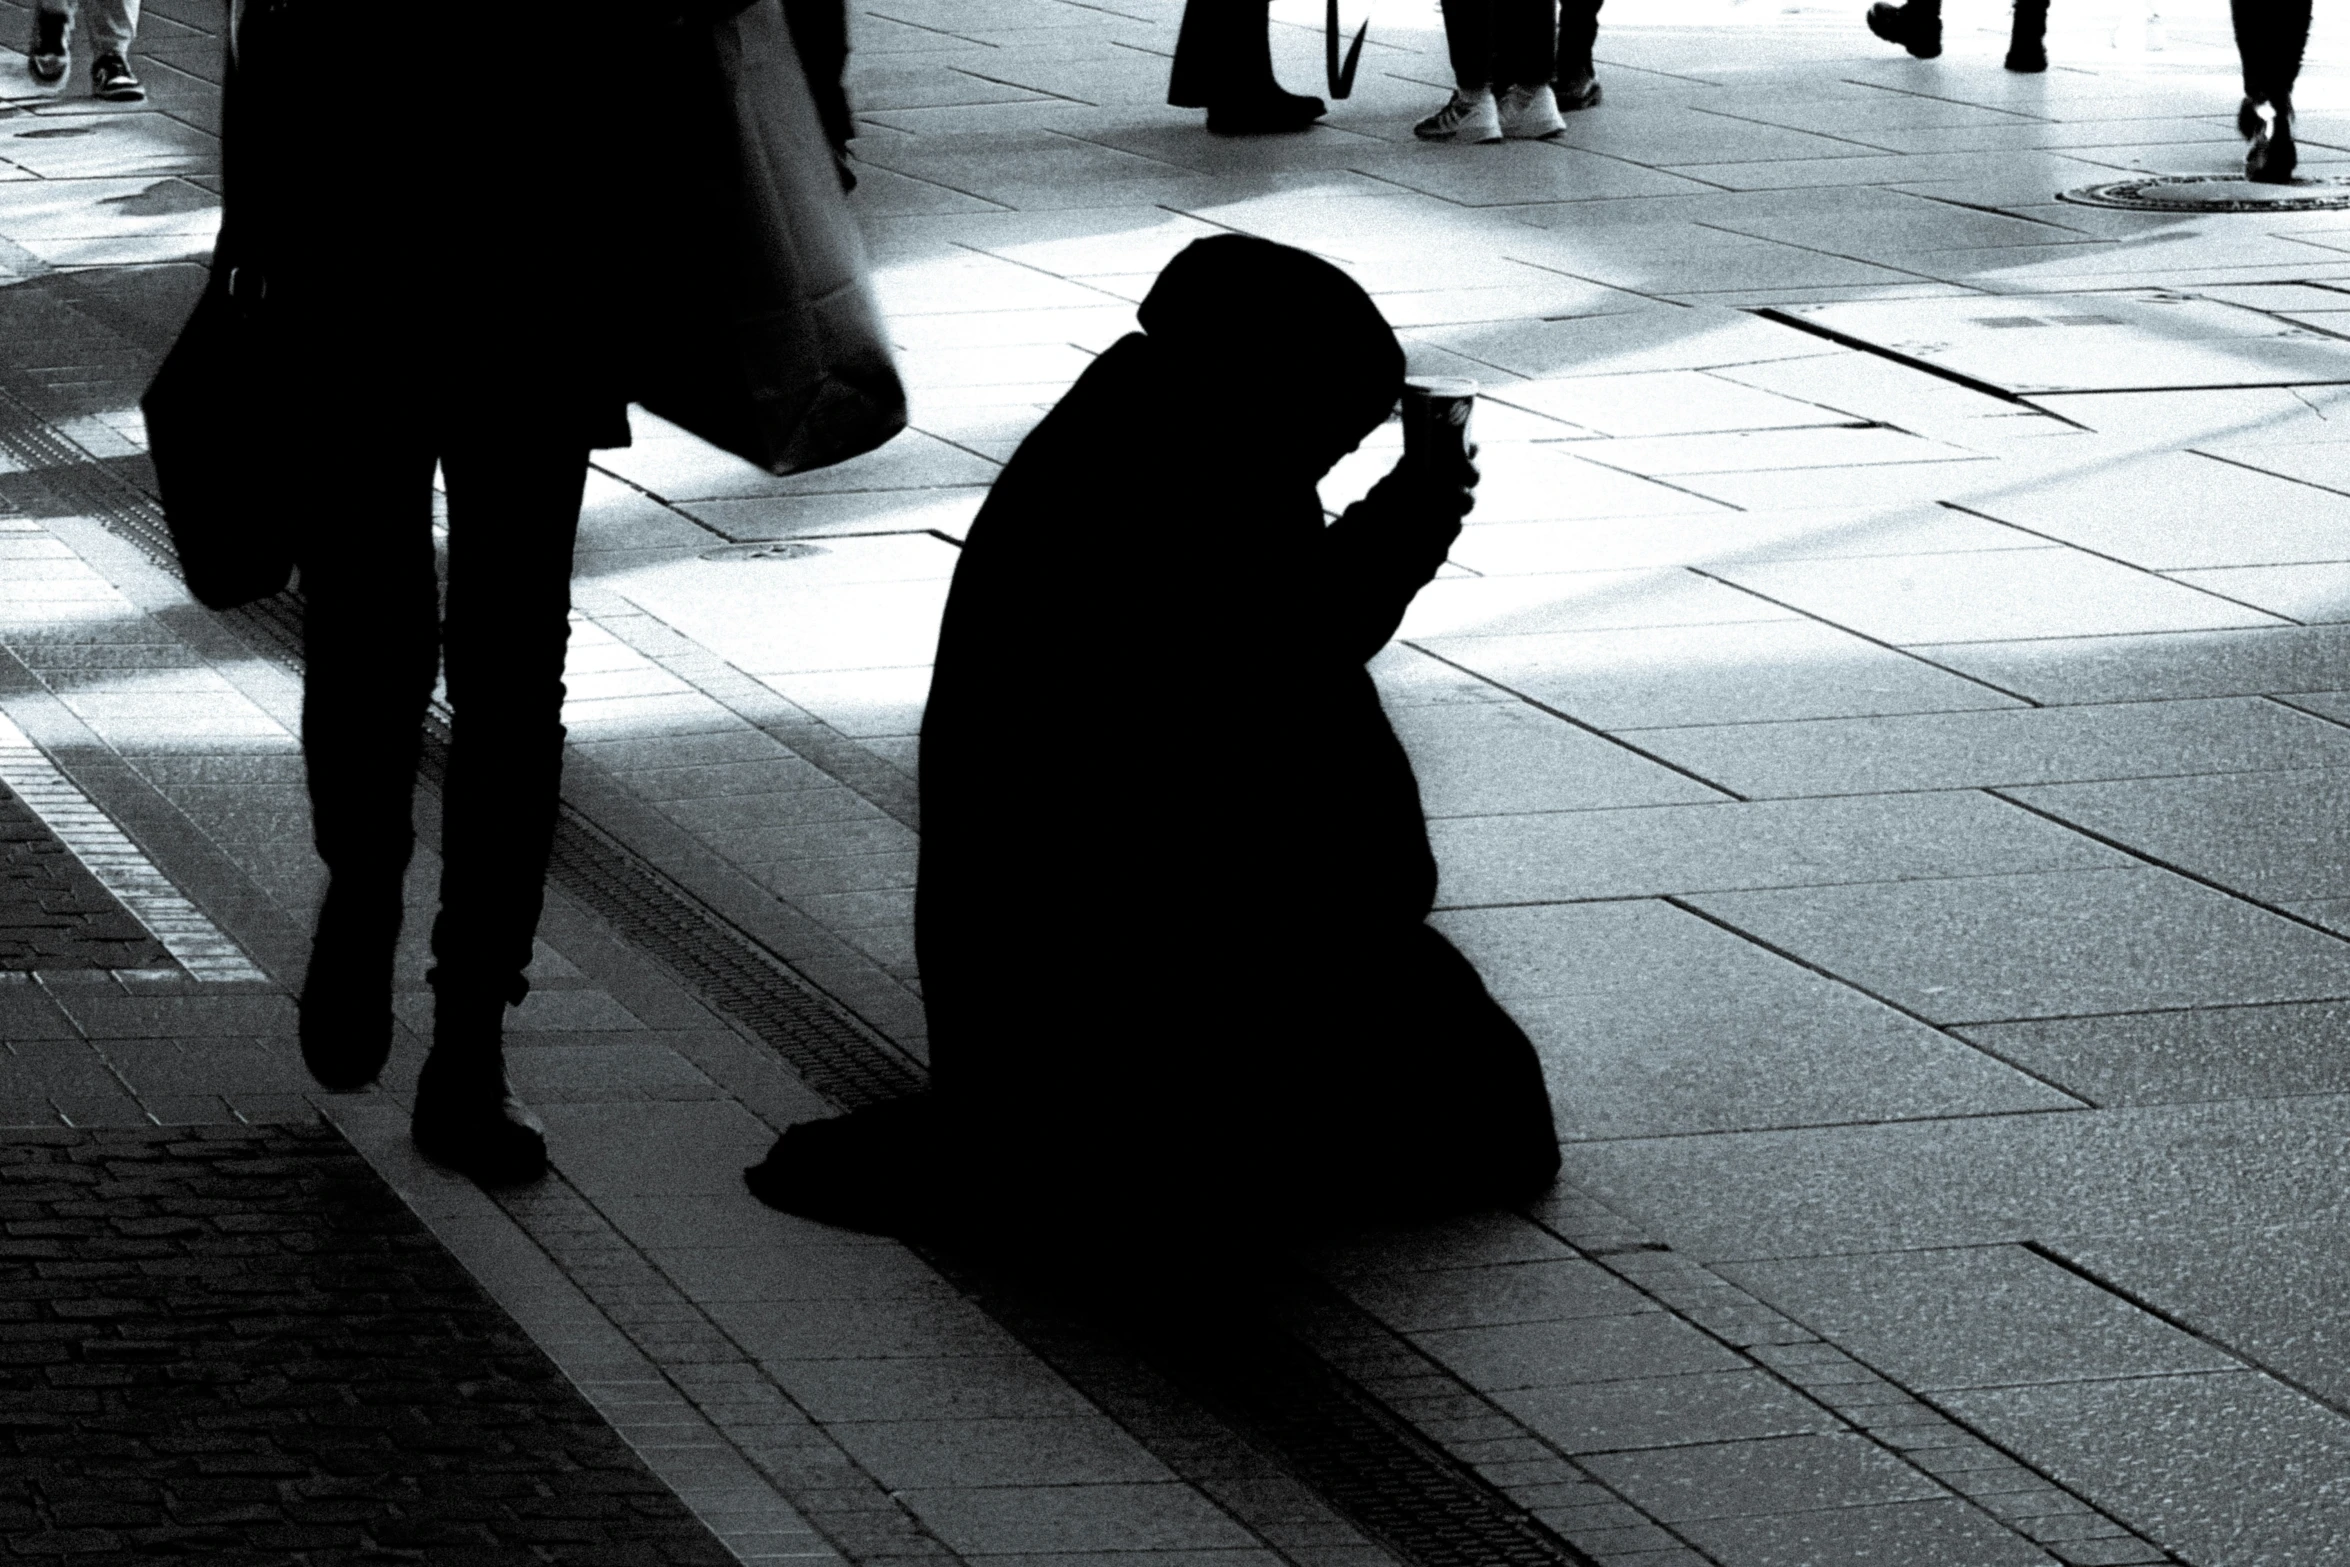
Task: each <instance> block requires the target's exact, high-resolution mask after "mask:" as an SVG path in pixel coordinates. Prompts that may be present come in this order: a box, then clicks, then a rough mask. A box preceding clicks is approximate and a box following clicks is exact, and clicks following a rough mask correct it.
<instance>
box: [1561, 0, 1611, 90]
mask: <svg viewBox="0 0 2350 1567" xmlns="http://www.w3.org/2000/svg"><path fill="white" fill-rule="evenodd" d="M1599 6H1600V0H1559V21H1558V32H1559V52H1558V67H1557V70H1556V71H1555V73H1554V76H1555V79H1556V82H1557V85H1558V105H1559V107H1560V108H1561V109H1566V110H1574V109H1589V108H1592V107H1594V106H1595V105H1596V104H1598V102H1599V97H1600V94H1599V77H1598V75H1597V74H1596V72H1595V70H1594V68H1593V66H1592V63H1591V51H1592V50H1593V49H1594V48H1596V47H1597V46H1598V44H1599Z"/></svg>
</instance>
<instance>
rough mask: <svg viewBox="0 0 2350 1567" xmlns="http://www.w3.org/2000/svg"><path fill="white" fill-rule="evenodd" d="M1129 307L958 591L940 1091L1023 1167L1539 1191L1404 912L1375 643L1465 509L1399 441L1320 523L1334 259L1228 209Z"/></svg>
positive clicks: (925, 883) (1400, 845) (1514, 1107)
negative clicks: (1138, 320) (1137, 315)
mask: <svg viewBox="0 0 2350 1567" xmlns="http://www.w3.org/2000/svg"><path fill="white" fill-rule="evenodd" d="M1141 314H1142V319H1143V322H1144V324H1145V326H1146V328H1148V334H1147V335H1144V334H1135V335H1132V336H1129V337H1126V338H1124V339H1122V340H1120V341H1119V342H1118V343H1117V344H1116V345H1114V346H1113V347H1112V348H1111V349H1110V350H1109V351H1108V352H1106V353H1105V354H1103V355H1102V356H1101V358H1100V359H1099V360H1098V361H1097V362H1096V363H1095V364H1094V365H1093V366H1092V367H1090V368H1089V369H1088V370H1087V372H1086V373H1085V375H1084V376H1083V377H1081V378H1080V379H1079V381H1078V383H1077V385H1076V386H1075V387H1073V388H1072V389H1071V390H1070V392H1069V394H1068V395H1067V396H1066V397H1064V398H1063V399H1062V401H1061V403H1060V404H1059V406H1058V407H1056V408H1055V409H1054V410H1053V412H1052V413H1051V414H1050V415H1049V416H1048V417H1047V418H1046V419H1045V420H1044V422H1043V423H1042V424H1040V425H1039V426H1038V427H1037V429H1036V430H1035V431H1034V432H1033V433H1032V434H1031V435H1030V436H1029V437H1028V439H1027V440H1026V441H1025V442H1023V443H1022V445H1021V447H1020V449H1019V451H1018V452H1017V453H1016V454H1015V455H1014V457H1013V459H1012V461H1011V462H1010V464H1009V465H1007V467H1006V468H1005V470H1004V472H1003V474H1002V476H1001V477H1000V478H999V479H998V480H997V483H996V486H995V489H994V491H993V492H992V493H991V494H990V496H989V498H988V501H987V504H986V505H985V506H984V507H983V508H982V510H981V512H980V515H979V517H978V519H977V521H976V522H975V523H974V524H973V526H972V529H971V533H970V538H969V541H968V543H967V545H966V547H965V549H964V552H963V558H962V560H961V562H960V563H959V564H958V566H957V569H956V572H955V577H954V582H953V584H952V587H951V590H950V592H949V596H948V601H947V607H946V613H945V619H944V622H943V624H942V627H941V633H940V640H939V649H938V659H937V665H936V670H935V673H934V675H933V679H932V686H931V693H930V703H929V707H928V710H927V712H926V714H925V717H924V721H923V729H922V745H921V777H922V800H923V843H922V860H921V868H920V887H919V891H918V900H917V908H916V933H917V945H918V953H919V957H920V961H921V966H922V975H923V986H924V996H925V1000H926V1003H927V1005H928V1008H929V1014H930V1023H931V1047H932V1061H933V1068H934V1072H935V1077H936V1083H937V1086H938V1090H939V1093H940V1095H941V1098H942V1102H943V1103H944V1104H945V1105H946V1106H947V1107H948V1108H949V1109H950V1110H951V1111H953V1112H954V1113H956V1114H959V1115H961V1116H963V1117H965V1119H966V1123H967V1124H970V1125H974V1126H984V1127H985V1128H987V1129H988V1130H987V1132H986V1133H985V1134H983V1135H986V1136H988V1137H989V1140H990V1146H991V1147H993V1148H997V1149H1000V1150H1012V1149H1018V1148H1026V1149H1030V1150H1037V1151H1039V1152H1040V1156H1041V1157H1042V1159H1043V1160H1044V1162H1045V1164H1046V1166H1047V1167H1048V1168H1046V1169H1042V1170H1040V1171H1038V1172H1037V1173H1038V1177H1039V1179H1041V1180H1044V1181H1046V1182H1048V1183H1049V1182H1051V1181H1052V1180H1053V1179H1054V1178H1055V1169H1056V1168H1057V1169H1058V1173H1059V1174H1060V1175H1064V1176H1065V1175H1066V1174H1067V1173H1068V1171H1069V1170H1070V1169H1072V1168H1073V1169H1075V1170H1077V1171H1092V1170H1099V1169H1103V1168H1104V1167H1105V1165H1107V1166H1108V1167H1109V1168H1111V1169H1113V1170H1118V1171H1119V1172H1120V1176H1121V1178H1123V1177H1124V1176H1126V1175H1128V1174H1130V1173H1131V1172H1133V1171H1135V1170H1140V1169H1143V1168H1147V1167H1151V1166H1154V1165H1160V1166H1163V1165H1164V1164H1165V1162H1166V1161H1177V1162H1178V1163H1179V1165H1180V1167H1181V1168H1182V1169H1183V1171H1184V1172H1185V1173H1184V1174H1183V1175H1182V1176H1181V1177H1180V1179H1181V1182H1182V1183H1183V1184H1184V1185H1186V1186H1187V1187H1188V1186H1191V1185H1193V1184H1195V1183H1196V1182H1197V1181H1199V1180H1201V1179H1205V1178H1208V1176H1207V1172H1209V1171H1211V1170H1213V1171H1217V1172H1220V1173H1219V1174H1218V1175H1216V1176H1215V1177H1214V1178H1215V1179H1217V1180H1220V1181H1225V1182H1226V1183H1227V1184H1228V1185H1229V1186H1230V1187H1231V1188H1232V1191H1233V1192H1234V1193H1237V1192H1238V1191H1242V1190H1249V1191H1261V1190H1264V1189H1268V1188H1270V1187H1278V1186H1287V1187H1289V1188H1290V1189H1291V1190H1292V1191H1295V1192H1310V1191H1317V1190H1323V1189H1325V1187H1327V1188H1328V1189H1329V1190H1332V1191H1336V1192H1343V1193H1345V1194H1347V1195H1349V1196H1352V1197H1363V1196H1366V1195H1371V1196H1374V1200H1375V1194H1377V1193H1378V1192H1379V1191H1380V1190H1381V1181H1382V1174H1383V1172H1385V1174H1387V1175H1390V1176H1392V1177H1393V1179H1394V1182H1395V1183H1396V1185H1397V1186H1398V1187H1399V1188H1403V1189H1408V1190H1409V1191H1410V1192H1414V1193H1417V1194H1419V1195H1423V1196H1427V1197H1431V1198H1434V1199H1436V1200H1438V1201H1442V1200H1444V1198H1445V1197H1446V1196H1447V1195H1460V1194H1459V1193H1452V1194H1447V1193H1444V1192H1439V1191H1437V1190H1436V1187H1437V1186H1439V1185H1441V1184H1443V1183H1444V1182H1446V1181H1451V1180H1455V1179H1456V1178H1457V1179H1458V1181H1459V1182H1460V1183H1461V1184H1462V1188H1463V1191H1464V1192H1474V1193H1481V1194H1484V1195H1490V1194H1491V1193H1492V1192H1493V1191H1495V1190H1499V1189H1502V1188H1505V1187H1506V1188H1513V1189H1520V1190H1522V1189H1524V1188H1525V1187H1526V1186H1527V1185H1528V1184H1529V1182H1531V1183H1532V1184H1539V1182H1540V1180H1541V1179H1546V1178H1547V1176H1548V1174H1549V1173H1550V1171H1551V1170H1552V1169H1554V1168H1555V1164H1556V1158H1557V1151H1556V1146H1555V1141H1554V1139H1553V1135H1552V1132H1551V1127H1550V1116H1549V1104H1548V1099H1547V1097H1546V1095H1545V1093H1544V1090H1543V1087H1542V1082H1541V1075H1540V1071H1539V1067H1538V1066H1537V1064H1536V1062H1535V1058H1534V1055H1533V1051H1532V1048H1531V1046H1530V1045H1528V1043H1527V1042H1526V1040H1525V1037H1524V1035H1523V1034H1522V1033H1520V1032H1519V1031H1518V1030H1517V1028H1516V1026H1515V1025H1514V1024H1513V1023H1511V1022H1510V1020H1509V1019H1508V1018H1507V1016H1506V1015H1504V1014H1503V1013H1502V1012H1501V1011H1500V1009H1499V1008H1498V1007H1496V1006H1495V1005H1494V1004H1493V1002H1492V1001H1491V999H1490V998H1489V997H1488V996H1486V994H1485V992H1484V989H1483V986H1482V985H1481V984H1480V983H1479V982H1478V980H1477V978H1476V976H1475V973H1474V971H1473V970H1471V969H1469V967H1468V965H1467V964H1466V963H1465V962H1464V961H1463V960H1461V958H1460V957H1459V955H1458V954H1457V953H1455V952H1453V951H1452V949H1451V948H1450V946H1449V945H1447V944H1446V943H1445V942H1444V941H1443V939H1442V938H1441V937H1440V936H1438V935H1437V934H1436V933H1435V932H1434V931H1432V930H1430V929H1428V928H1427V927H1426V926H1425V924H1424V921H1425V919H1426V917H1427V915H1428V913H1429V910H1430V908H1431V906H1432V904H1433V902H1434V898H1435V893H1436V865H1435V860H1434V857H1433V855H1432V854H1431V852H1430V850H1429V845H1428V837H1427V830H1426V826H1425V822H1424V818H1423V816H1422V813H1421V808H1420V801H1419V794H1418V789H1417V786H1416V784H1415V782H1414V780H1413V776H1412V770H1411V765H1410V763H1409V761H1408V760H1407V759H1406V757H1405V755H1404V752H1403V749H1402V747H1401V746H1400V745H1399V744H1398V743H1397V740H1396V737H1395V734H1394V731H1393V730H1392V729H1391V728H1390V726H1389V724H1388V722H1387V719H1386V715H1385V714H1384V712H1383V711H1382V710H1381V708H1380V704H1379V698H1378V695H1377V693H1376V691H1375V689H1374V687H1373V685H1372V682H1371V678H1370V676H1369V674H1368V673H1367V671H1366V670H1365V668H1364V663H1365V661H1366V660H1367V659H1368V658H1370V656H1371V655H1372V654H1374V653H1376V652H1377V651H1378V650H1379V649H1380V648H1381V647H1382V646H1383V645H1384V644H1385V643H1386V642H1387V640H1388V638H1389V637H1390V636H1392V635H1393V634H1394V631H1395V628H1396V626H1397V624H1398V622H1399V621H1400V620H1401V618H1402V616H1403V612H1404V610H1405V608H1406V606H1407V605H1408V604H1409V603H1410V601H1411V598H1412V596H1413V595H1414V594H1415V593H1416V592H1417V591H1418V590H1419V588H1420V587H1421V586H1422V585H1424V584H1425V583H1426V582H1427V581H1428V580H1429V578H1430V577H1431V576H1433V575H1434V573H1435V571H1436V570H1437V568H1438V567H1439V566H1440V565H1441V564H1442V562H1443V559H1444V554H1445V550H1446V548H1447V547H1448V546H1449V544H1450V543H1451V541H1452V539H1453V537H1454V536H1455V535H1456V534H1457V532H1458V530H1459V520H1458V514H1459V511H1460V510H1461V509H1462V508H1463V506H1464V505H1465V502H1463V501H1457V500H1456V501H1454V502H1453V504H1451V505H1450V506H1449V507H1448V506H1447V505H1446V498H1447V495H1448V494H1450V495H1454V496H1457V495H1458V494H1459V492H1458V491H1457V490H1452V491H1447V490H1446V489H1445V488H1444V487H1443V486H1441V485H1438V486H1434V487H1430V486H1427V485H1424V484H1423V483H1421V482H1420V481H1419V480H1417V479H1415V478H1414V476H1413V475H1412V474H1410V473H1409V472H1407V471H1404V470H1400V469H1399V471H1398V472H1397V473H1396V474H1394V475H1391V476H1390V477H1389V478H1388V479H1386V480H1384V481H1382V482H1381V483H1380V485H1378V486H1377V487H1376V488H1375V489H1374V490H1373V491H1372V493H1371V495H1370V496H1369V497H1368V498H1366V499H1365V500H1364V501H1362V502H1360V503H1359V504H1357V505H1355V506H1353V507H1350V508H1349V509H1348V510H1347V512H1346V514H1345V515H1344V516H1343V517H1341V518H1340V519H1339V520H1338V521H1337V522H1336V523H1335V524H1331V525H1329V526H1325V525H1324V517H1323V513H1322V510H1321V505H1320V502H1319V499H1318V498H1317V495H1316V491H1315V483H1316V481H1317V480H1318V479H1319V478H1320V476H1321V474H1322V473H1323V472H1324V471H1325V470H1326V469H1327V468H1328V467H1329V465H1330V463H1331V462H1332V461H1334V460H1335V459H1336V458H1337V457H1338V456H1339V455H1341V454H1342V453H1343V452H1344V451H1345V450H1347V449H1348V448H1349V447H1351V446H1353V445H1354V444H1355V443H1356V442H1358V441H1359V440H1360V439H1361V438H1362V436H1363V435H1364V434H1365V433H1366V431H1367V430H1368V428H1369V427H1370V426H1371V425H1373V424H1375V423H1376V422H1377V421H1378V420H1379V419H1381V418H1383V417H1384V415H1385V413H1386V411H1387V409H1388V408H1389V407H1391V406H1392V404H1393V402H1394V400H1395V395H1396V392H1397V390H1398V389H1399V387H1400V382H1401V372H1402V354H1401V352H1400V350H1399V349H1398V347H1397V346H1396V343H1395V339H1394V336H1393V334H1392V332H1390V331H1389V330H1388V328H1387V326H1386V324H1385V323H1384V322H1383V321H1381V320H1380V319H1379V318H1378V315H1377V312H1376V310H1375V309H1373V308H1372V307H1371V305H1370V301H1369V300H1368V298H1367V297H1365V296H1363V295H1362V294H1361V291H1360V290H1359V289H1358V288H1356V287H1355V285H1354V284H1353V283H1352V282H1351V281H1350V280H1348V279H1346V278H1345V277H1344V276H1343V274H1340V273H1338V272H1337V271H1336V269H1334V268H1331V267H1329V266H1327V265H1326V264H1324V263H1321V262H1319V261H1314V260H1312V258H1309V257H1306V256H1304V255H1302V254H1301V253H1299V252H1296V251H1290V250H1285V249H1283V248H1282V247H1278V246H1273V245H1270V244H1267V243H1265V242H1263V241H1255V240H1243V239H1237V238H1232V239H1217V240H1209V241H1204V242H1202V243H1201V244H1199V245H1197V246H1195V247H1193V249H1192V250H1191V251H1188V252H1186V254H1185V257H1184V258H1179V259H1178V261H1177V262H1176V263H1175V264H1174V265H1172V266H1171V267H1170V268H1169V269H1168V272H1167V273H1166V274H1165V276H1164V277H1162V279H1161V281H1160V283H1159V285H1158V287H1157V288H1156V289H1154V290H1153V293H1152V296H1151V300H1150V301H1149V302H1146V304H1145V306H1144V308H1143V310H1142V312H1141ZM998 1134H1000V1135H998ZM1070 1161H1074V1163H1073V1164H1072V1163H1070ZM1400 1194H1401V1193H1400V1192H1398V1193H1390V1194H1389V1195H1400Z"/></svg>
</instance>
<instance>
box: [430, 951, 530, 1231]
mask: <svg viewBox="0 0 2350 1567" xmlns="http://www.w3.org/2000/svg"><path fill="white" fill-rule="evenodd" d="M505 1010H506V1002H505V998H504V997H502V996H496V995H491V996H452V995H450V994H448V993H447V992H443V993H442V994H441V995H440V996H439V997H437V998H436V1000H435V1003H434V1007H433V1043H432V1053H431V1054H430V1055H427V1056H426V1057H425V1058H424V1070H423V1071H421V1072H419V1073H418V1074H417V1076H416V1110H415V1113H414V1114H413V1115H412V1116H411V1117H410V1118H409V1123H408V1132H409V1136H410V1137H412V1138H413V1139H414V1140H415V1143H416V1151H417V1152H418V1153H421V1154H423V1155H424V1156H425V1157H426V1158H427V1159H430V1160H432V1161H433V1162H434V1163H435V1164H440V1165H446V1166H447V1167H448V1168H450V1169H452V1170H455V1171H456V1172H457V1173H458V1174H460V1175H464V1176H468V1177H470V1178H471V1179H472V1180H473V1181H474V1182H475V1183H476V1184H477V1185H481V1186H520V1185H522V1184H524V1183H525V1182H529V1181H535V1180H537V1179H538V1178H539V1177H541V1176H543V1175H545V1174H546V1173H547V1129H546V1127H545V1125H544V1124H543V1123H541V1122H540V1120H539V1118H538V1117H537V1116H535V1115H532V1114H531V1113H530V1111H529V1109H528V1108H527V1107H525V1106H524V1105H523V1103H522V1101H521V1100H519V1099H517V1098H515V1097H514V1090H513V1087H512V1086H511V1085H510V1084H508V1083H507V1081H506V1057H505V1046H504V1041H503V1039H502V1038H501V1027H500V1025H501V1020H502V1019H503V1017H504V1014H505Z"/></svg>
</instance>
